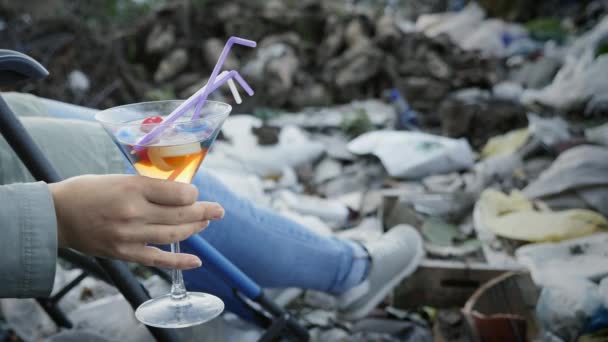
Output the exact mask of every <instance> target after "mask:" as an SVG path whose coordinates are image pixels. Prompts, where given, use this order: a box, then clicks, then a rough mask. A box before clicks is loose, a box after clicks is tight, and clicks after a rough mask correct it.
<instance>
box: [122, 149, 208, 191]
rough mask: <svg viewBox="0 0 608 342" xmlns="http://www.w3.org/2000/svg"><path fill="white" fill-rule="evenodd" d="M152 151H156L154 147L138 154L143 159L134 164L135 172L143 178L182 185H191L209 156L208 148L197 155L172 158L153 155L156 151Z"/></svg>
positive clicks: (191, 154)
mask: <svg viewBox="0 0 608 342" xmlns="http://www.w3.org/2000/svg"><path fill="white" fill-rule="evenodd" d="M161 148H162V147H161ZM151 149H154V147H152V148H147V149H145V150H143V151H142V152H139V153H138V154H141V155H142V156H143V158H141V159H140V160H138V161H137V162H135V163H133V167H135V170H137V172H138V173H139V174H140V175H142V176H146V177H150V178H157V179H164V180H170V181H175V182H180V183H190V182H191V181H192V178H193V177H194V174H195V173H196V171H197V170H198V168H199V167H200V165H201V163H202V162H203V159H205V155H206V154H207V148H203V147H201V149H200V151H199V152H196V153H189V154H183V155H171V156H158V155H153V154H154V153H155V151H154V150H151Z"/></svg>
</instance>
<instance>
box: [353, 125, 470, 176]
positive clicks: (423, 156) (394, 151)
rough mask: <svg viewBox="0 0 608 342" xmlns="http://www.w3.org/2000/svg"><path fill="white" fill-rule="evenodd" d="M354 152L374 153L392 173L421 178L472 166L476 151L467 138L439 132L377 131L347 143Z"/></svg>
mask: <svg viewBox="0 0 608 342" xmlns="http://www.w3.org/2000/svg"><path fill="white" fill-rule="evenodd" d="M348 148H349V150H350V151H351V152H352V153H355V154H359V155H362V154H374V155H376V156H377V157H378V158H380V160H381V161H382V164H383V165H384V167H385V168H386V170H387V171H388V173H389V174H390V175H391V176H392V177H402V178H422V177H426V176H428V175H431V174H440V173H449V172H453V171H458V170H462V169H467V168H470V167H472V166H473V158H474V156H473V151H472V150H471V146H470V145H469V143H468V142H467V141H466V140H465V139H450V138H444V137H441V136H437V135H432V134H426V133H420V132H404V131H375V132H369V133H365V134H363V135H360V136H359V137H357V138H356V139H354V140H353V141H351V142H350V143H349V144H348Z"/></svg>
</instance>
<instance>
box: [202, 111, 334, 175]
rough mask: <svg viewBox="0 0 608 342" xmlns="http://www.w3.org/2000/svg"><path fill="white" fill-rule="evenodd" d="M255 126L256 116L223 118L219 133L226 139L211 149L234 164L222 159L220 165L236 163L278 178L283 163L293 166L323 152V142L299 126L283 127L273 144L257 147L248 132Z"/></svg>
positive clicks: (311, 159)
mask: <svg viewBox="0 0 608 342" xmlns="http://www.w3.org/2000/svg"><path fill="white" fill-rule="evenodd" d="M259 125H261V121H260V120H259V119H257V118H255V117H251V116H246V115H239V116H236V117H234V118H228V119H227V120H226V123H225V124H224V127H223V128H222V132H223V133H224V135H225V136H226V137H227V138H228V139H229V140H230V142H229V143H226V142H223V141H217V142H216V143H215V146H214V149H215V151H214V152H215V153H220V154H223V155H224V156H225V157H226V158H227V159H229V160H232V161H234V163H230V162H228V161H222V163H223V164H225V165H229V164H232V165H234V164H235V163H236V164H237V165H240V169H241V170H242V171H244V172H250V173H255V174H257V175H258V176H260V177H280V176H281V174H282V172H283V170H284V168H285V167H286V166H288V167H297V166H299V165H302V164H305V163H310V162H312V161H313V160H316V159H317V158H319V157H320V156H321V155H322V154H323V153H324V150H325V145H324V144H323V143H321V142H317V141H313V140H311V139H310V138H309V137H308V135H307V134H306V133H305V132H304V131H303V130H302V129H300V128H298V127H295V126H286V127H283V128H282V129H281V132H280V134H279V141H278V143H277V144H276V145H272V146H260V145H259V144H258V142H257V137H255V135H254V134H253V133H252V132H251V129H252V128H253V127H259ZM210 157H211V156H210ZM228 167H230V166H228ZM232 167H233V166H232Z"/></svg>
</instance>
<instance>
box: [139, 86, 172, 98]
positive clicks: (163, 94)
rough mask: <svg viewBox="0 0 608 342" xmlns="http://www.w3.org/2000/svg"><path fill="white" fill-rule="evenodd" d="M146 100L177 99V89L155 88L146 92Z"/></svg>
mask: <svg viewBox="0 0 608 342" xmlns="http://www.w3.org/2000/svg"><path fill="white" fill-rule="evenodd" d="M144 98H145V100H146V101H164V100H174V99H176V95H175V91H174V90H173V88H172V87H169V86H166V87H163V88H154V89H150V90H148V91H147V92H146V93H145V94H144Z"/></svg>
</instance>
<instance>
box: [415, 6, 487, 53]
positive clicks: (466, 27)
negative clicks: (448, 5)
mask: <svg viewBox="0 0 608 342" xmlns="http://www.w3.org/2000/svg"><path fill="white" fill-rule="evenodd" d="M485 16H486V14H485V11H484V10H483V8H481V7H480V6H479V5H478V4H477V3H476V2H474V1H472V2H470V3H469V4H468V5H467V6H466V7H465V8H464V9H463V10H462V11H460V12H458V13H454V14H453V13H447V14H441V15H440V17H438V16H433V17H427V16H420V18H419V19H418V20H417V22H416V28H418V29H420V30H423V31H424V33H426V34H427V35H429V36H431V37H434V36H437V35H440V34H442V33H445V34H447V35H449V36H450V38H452V40H453V41H454V42H456V43H457V44H459V45H462V42H464V40H465V39H466V38H467V37H469V36H470V35H471V33H473V32H474V31H476V30H477V29H478V27H479V24H480V23H481V21H482V20H483V19H484V18H485ZM437 18H439V20H437Z"/></svg>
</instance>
